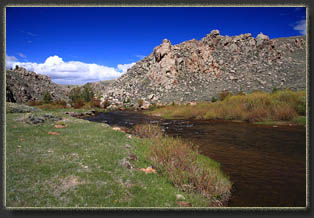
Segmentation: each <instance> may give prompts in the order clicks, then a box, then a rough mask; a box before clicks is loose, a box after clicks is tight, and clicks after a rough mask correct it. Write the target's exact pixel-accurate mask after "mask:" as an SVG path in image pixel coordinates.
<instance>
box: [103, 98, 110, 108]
mask: <svg viewBox="0 0 314 218" xmlns="http://www.w3.org/2000/svg"><path fill="white" fill-rule="evenodd" d="M103 105H104V108H105V109H106V108H107V107H109V106H110V102H109V100H108V99H105V101H104V103H103Z"/></svg>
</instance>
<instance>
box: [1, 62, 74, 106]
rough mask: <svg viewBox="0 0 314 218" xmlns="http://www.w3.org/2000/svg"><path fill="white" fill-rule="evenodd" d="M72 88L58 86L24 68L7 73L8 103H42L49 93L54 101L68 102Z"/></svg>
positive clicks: (45, 77) (47, 78)
mask: <svg viewBox="0 0 314 218" xmlns="http://www.w3.org/2000/svg"><path fill="white" fill-rule="evenodd" d="M70 89H71V88H67V87H66V86H61V85H58V84H56V83H54V82H52V81H51V79H50V77H49V76H46V75H41V74H36V73H35V72H32V71H28V70H26V69H25V68H23V67H18V68H17V69H14V70H7V72H6V101H7V102H16V103H26V102H29V101H32V100H33V101H40V100H42V99H43V96H44V94H45V93H46V92H47V91H48V92H49V93H50V94H51V97H52V99H53V100H54V101H55V100H64V101H68V96H67V93H68V92H69V91H70Z"/></svg>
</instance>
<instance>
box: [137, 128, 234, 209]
mask: <svg viewBox="0 0 314 218" xmlns="http://www.w3.org/2000/svg"><path fill="white" fill-rule="evenodd" d="M135 129H136V132H137V133H140V135H141V136H143V137H148V138H150V139H151V140H152V145H151V146H150V147H149V152H148V157H147V158H148V159H150V160H151V162H152V163H153V166H154V167H155V168H156V169H157V170H158V172H159V173H161V174H163V175H165V176H167V177H168V178H169V180H170V181H171V182H172V183H173V185H174V186H176V187H179V188H180V189H181V190H183V191H185V192H188V193H199V194H201V195H203V196H204V197H206V198H208V199H209V200H210V201H211V202H216V203H217V201H219V202H221V205H224V204H225V203H226V202H227V201H228V200H229V198H230V189H231V183H230V181H229V180H228V178H227V177H226V176H225V175H223V173H222V171H221V170H220V168H219V164H218V163H216V162H214V161H213V160H210V159H209V158H207V157H204V156H202V155H200V154H199V152H198V149H197V147H195V146H193V145H192V144H189V143H187V142H184V141H182V140H181V139H179V138H172V137H161V136H162V135H163V133H162V131H161V129H160V127H158V126H152V125H138V126H136V127H135ZM158 131H159V133H158Z"/></svg>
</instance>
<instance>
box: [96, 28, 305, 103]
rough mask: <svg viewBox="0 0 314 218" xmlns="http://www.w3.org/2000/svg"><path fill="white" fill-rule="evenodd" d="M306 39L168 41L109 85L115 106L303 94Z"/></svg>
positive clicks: (216, 36) (107, 94)
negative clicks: (228, 95)
mask: <svg viewBox="0 0 314 218" xmlns="http://www.w3.org/2000/svg"><path fill="white" fill-rule="evenodd" d="M305 47H306V44H305V36H297V37H288V38H277V39H269V37H268V36H266V35H264V34H263V33H260V34H259V35H258V36H257V37H256V38H254V37H252V35H251V34H250V33H247V34H242V35H239V36H232V37H229V36H221V35H220V33H219V31H218V30H213V31H212V32H211V33H210V34H208V35H207V36H206V37H204V38H202V39H201V40H199V41H198V40H195V39H192V40H190V41H185V42H182V43H180V44H177V45H171V42H170V41H169V40H167V39H164V40H163V41H162V44H161V45H159V46H157V47H155V48H154V50H153V52H152V53H151V54H150V55H149V56H147V57H145V58H144V59H143V60H141V61H139V62H137V63H136V64H135V65H134V66H133V67H132V68H130V69H129V70H128V71H127V73H125V74H124V75H122V76H121V77H120V78H119V79H117V80H116V81H114V82H113V83H112V84H110V85H109V87H108V88H107V90H106V91H105V92H104V95H103V98H102V99H103V101H104V100H105V99H107V100H109V101H110V102H111V103H112V104H113V105H121V104H127V105H136V104H137V101H138V99H142V100H143V102H144V103H157V104H158V103H160V104H165V103H171V102H182V103H183V102H190V101H209V100H211V98H212V97H217V96H218V95H219V93H221V92H222V91H230V92H233V93H237V92H240V91H243V92H250V91H253V90H264V91H271V90H272V89H273V88H290V89H293V90H296V89H305V87H306V51H305Z"/></svg>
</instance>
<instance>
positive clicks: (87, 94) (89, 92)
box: [81, 85, 94, 102]
mask: <svg viewBox="0 0 314 218" xmlns="http://www.w3.org/2000/svg"><path fill="white" fill-rule="evenodd" d="M81 95H82V96H81V97H82V99H83V101H84V102H89V101H91V100H92V99H93V97H94V92H93V89H92V88H91V87H90V86H89V85H84V86H83V91H82V94H81Z"/></svg>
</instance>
